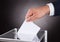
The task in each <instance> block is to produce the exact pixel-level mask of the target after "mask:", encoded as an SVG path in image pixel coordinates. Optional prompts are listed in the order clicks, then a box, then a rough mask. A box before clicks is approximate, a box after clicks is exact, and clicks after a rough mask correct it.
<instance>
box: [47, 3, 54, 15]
mask: <svg viewBox="0 0 60 42" xmlns="http://www.w3.org/2000/svg"><path fill="white" fill-rule="evenodd" d="M47 5H48V6H49V8H50V14H49V16H53V15H54V13H55V12H54V11H55V9H54V5H53V3H48V4H47Z"/></svg>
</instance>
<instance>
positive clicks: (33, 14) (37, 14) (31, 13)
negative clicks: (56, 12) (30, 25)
mask: <svg viewBox="0 0 60 42" xmlns="http://www.w3.org/2000/svg"><path fill="white" fill-rule="evenodd" d="M49 12H50V9H49V6H47V5H46V6H41V7H38V8H31V9H29V10H28V12H27V14H26V16H25V18H26V20H27V21H34V20H36V19H39V18H42V17H43V16H45V15H46V14H48V13H49Z"/></svg>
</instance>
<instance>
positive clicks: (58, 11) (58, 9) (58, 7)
mask: <svg viewBox="0 0 60 42" xmlns="http://www.w3.org/2000/svg"><path fill="white" fill-rule="evenodd" d="M52 3H53V5H54V9H55V16H59V15H60V0H56V1H55V2H52Z"/></svg>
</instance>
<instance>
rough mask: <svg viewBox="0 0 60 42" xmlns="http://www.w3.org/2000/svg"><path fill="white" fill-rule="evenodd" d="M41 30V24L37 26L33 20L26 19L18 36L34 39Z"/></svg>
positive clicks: (24, 38)
mask: <svg viewBox="0 0 60 42" xmlns="http://www.w3.org/2000/svg"><path fill="white" fill-rule="evenodd" d="M39 30H40V27H39V26H37V25H36V24H34V23H33V22H26V20H25V21H24V22H23V24H22V26H21V27H20V29H19V30H18V38H19V39H20V40H23V41H32V40H33V39H34V37H35V36H36V35H37V33H38V32H39Z"/></svg>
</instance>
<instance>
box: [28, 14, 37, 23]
mask: <svg viewBox="0 0 60 42" xmlns="http://www.w3.org/2000/svg"><path fill="white" fill-rule="evenodd" d="M36 18H37V17H36V15H32V16H31V17H29V18H27V22H30V21H34V20H36Z"/></svg>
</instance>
